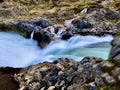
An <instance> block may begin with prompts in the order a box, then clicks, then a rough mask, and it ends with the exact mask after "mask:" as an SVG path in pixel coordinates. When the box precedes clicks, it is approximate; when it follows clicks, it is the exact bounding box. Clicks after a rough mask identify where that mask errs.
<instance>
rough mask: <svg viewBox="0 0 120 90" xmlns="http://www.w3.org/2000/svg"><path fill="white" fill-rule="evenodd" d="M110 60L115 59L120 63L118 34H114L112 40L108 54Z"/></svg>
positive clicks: (119, 38)
mask: <svg viewBox="0 0 120 90" xmlns="http://www.w3.org/2000/svg"><path fill="white" fill-rule="evenodd" d="M109 59H110V60H114V61H117V62H118V63H119V64H120V36H119V35H118V36H116V37H115V38H114V40H113V41H112V48H111V51H110V55H109Z"/></svg>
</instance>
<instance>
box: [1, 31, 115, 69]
mask: <svg viewBox="0 0 120 90" xmlns="http://www.w3.org/2000/svg"><path fill="white" fill-rule="evenodd" d="M112 39H113V37H112V36H110V35H107V36H105V37H97V36H75V37H72V38H70V39H69V40H67V41H64V40H56V41H52V42H51V43H50V44H49V45H48V46H46V47H45V48H44V49H41V48H40V47H38V46H37V42H36V41H34V40H32V39H26V38H24V37H22V36H20V35H18V34H15V33H6V32H0V66H12V67H26V66H29V65H32V64H37V63H40V62H44V61H53V60H56V59H57V58H60V57H67V58H72V59H74V60H78V61H80V60H81V59H82V58H83V57H85V56H95V57H100V58H103V59H107V58H108V54H109V51H110V48H111V46H110V42H111V40H112Z"/></svg>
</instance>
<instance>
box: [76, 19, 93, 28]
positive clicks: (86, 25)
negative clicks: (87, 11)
mask: <svg viewBox="0 0 120 90" xmlns="http://www.w3.org/2000/svg"><path fill="white" fill-rule="evenodd" d="M76 27H77V28H79V29H85V28H92V27H93V26H92V24H90V23H89V22H87V21H86V20H80V21H78V22H77V23H76Z"/></svg>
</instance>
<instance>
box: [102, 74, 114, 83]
mask: <svg viewBox="0 0 120 90" xmlns="http://www.w3.org/2000/svg"><path fill="white" fill-rule="evenodd" d="M102 76H103V77H104V78H105V80H106V82H107V83H115V82H116V81H115V79H114V78H113V77H112V76H111V75H109V74H108V73H104V74H103V75H102Z"/></svg>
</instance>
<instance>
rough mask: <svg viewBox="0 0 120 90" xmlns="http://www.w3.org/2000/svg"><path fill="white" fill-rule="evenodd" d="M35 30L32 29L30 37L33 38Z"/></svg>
mask: <svg viewBox="0 0 120 90" xmlns="http://www.w3.org/2000/svg"><path fill="white" fill-rule="evenodd" d="M34 32H35V31H34V30H33V31H32V33H31V35H30V39H33V35H34Z"/></svg>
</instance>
